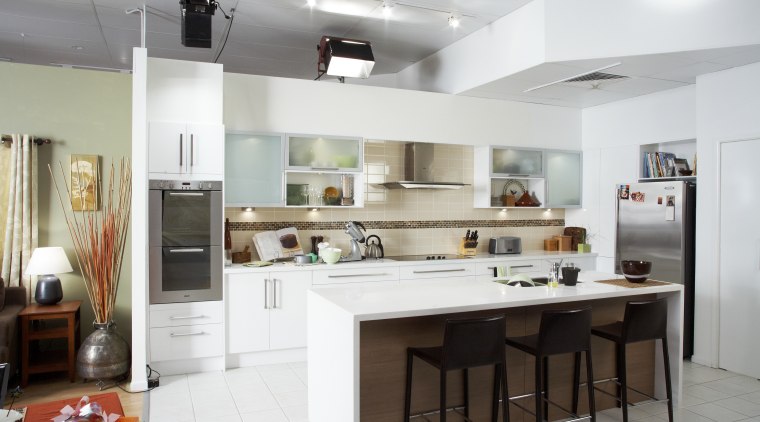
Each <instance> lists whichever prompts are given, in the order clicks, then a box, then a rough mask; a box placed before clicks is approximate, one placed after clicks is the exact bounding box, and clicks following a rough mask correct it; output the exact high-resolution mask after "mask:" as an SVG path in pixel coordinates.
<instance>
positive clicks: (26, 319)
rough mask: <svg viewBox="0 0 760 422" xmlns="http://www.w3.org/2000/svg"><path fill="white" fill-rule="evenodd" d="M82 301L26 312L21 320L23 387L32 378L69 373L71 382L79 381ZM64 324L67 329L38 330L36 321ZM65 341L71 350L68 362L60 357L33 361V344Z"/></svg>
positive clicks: (37, 305)
mask: <svg viewBox="0 0 760 422" xmlns="http://www.w3.org/2000/svg"><path fill="white" fill-rule="evenodd" d="M81 305H82V301H81V300H73V301H68V302H60V303H57V304H55V305H39V304H33V305H29V306H27V307H26V308H24V309H23V310H22V311H21V312H20V313H19V314H18V316H19V318H21V386H22V387H26V385H27V384H28V383H29V374H40V373H44V372H58V371H66V370H68V371H69V379H70V380H71V382H74V381H75V380H76V366H75V363H76V355H77V348H78V347H79V341H80V340H79V337H80V335H79V307H80V306H81ZM42 320H64V321H66V326H65V327H52V328H34V327H32V324H33V322H34V321H42ZM54 338H65V339H67V340H68V348H67V353H66V356H65V358H64V357H63V356H57V355H56V354H48V356H44V357H40V359H39V360H37V359H35V360H34V361H32V359H31V355H30V350H29V344H30V343H31V342H32V341H33V340H44V339H54Z"/></svg>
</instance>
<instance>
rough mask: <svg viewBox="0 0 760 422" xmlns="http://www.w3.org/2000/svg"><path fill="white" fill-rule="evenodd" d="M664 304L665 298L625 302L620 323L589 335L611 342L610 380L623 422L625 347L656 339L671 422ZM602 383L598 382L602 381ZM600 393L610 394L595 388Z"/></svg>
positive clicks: (625, 411) (625, 419)
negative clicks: (613, 372) (612, 363)
mask: <svg viewBox="0 0 760 422" xmlns="http://www.w3.org/2000/svg"><path fill="white" fill-rule="evenodd" d="M667 331H668V303H667V302H666V299H665V298H662V299H657V300H649V301H641V302H628V303H626V305H625V315H624V316H623V321H618V322H615V323H613V324H608V325H601V326H598V327H593V328H592V329H591V333H592V334H594V335H595V336H599V337H601V338H605V339H607V340H610V341H613V342H614V343H615V353H616V355H617V359H616V372H617V374H616V375H617V378H616V379H612V381H615V383H616V384H617V388H616V393H617V394H616V396H615V399H616V400H617V401H618V405H619V406H620V407H621V408H622V410H623V422H628V389H629V388H630V387H628V384H627V383H626V367H625V345H626V344H629V343H636V342H639V341H646V340H660V342H661V343H662V357H663V359H664V360H665V362H664V363H665V391H666V394H667V402H668V420H669V421H670V422H673V389H672V386H671V382H670V359H669V357H668V339H667ZM606 381H610V380H603V381H599V382H606ZM631 390H633V391H635V392H637V393H639V394H641V395H643V396H645V397H647V398H649V399H651V400H654V401H655V402H656V401H658V400H657V399H656V398H654V397H651V396H649V395H648V394H644V393H642V392H641V391H638V390H636V389H634V388H631ZM599 391H600V392H602V393H604V394H608V395H611V394H609V393H607V392H606V391H604V390H601V389H599Z"/></svg>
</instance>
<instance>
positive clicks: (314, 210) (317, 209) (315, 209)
mask: <svg viewBox="0 0 760 422" xmlns="http://www.w3.org/2000/svg"><path fill="white" fill-rule="evenodd" d="M317 211H319V208H312V209H311V212H317Z"/></svg>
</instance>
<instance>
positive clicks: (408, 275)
mask: <svg viewBox="0 0 760 422" xmlns="http://www.w3.org/2000/svg"><path fill="white" fill-rule="evenodd" d="M468 276H473V277H474V276H475V264H474V263H471V262H467V263H452V264H428V265H411V266H405V267H401V274H400V277H401V279H402V280H415V279H422V278H448V277H468Z"/></svg>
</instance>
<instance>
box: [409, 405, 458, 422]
mask: <svg viewBox="0 0 760 422" xmlns="http://www.w3.org/2000/svg"><path fill="white" fill-rule="evenodd" d="M462 410H464V406H454V407H447V408H446V412H447V413H448V412H454V413H457V414H459V415H460V416H462V417H463V418H464V420H465V421H466V422H473V420H472V419H470V418H468V417H466V416H465V415H464V413H463V412H462ZM440 413H441V411H440V409H437V410H429V411H425V412H420V413H413V414H411V415H409V419H412V418H422V419H424V420H426V421H430V419H428V418H427V417H428V416H432V415H438V414H440Z"/></svg>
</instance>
